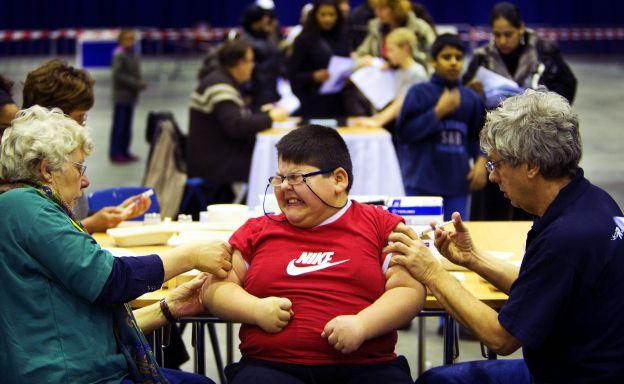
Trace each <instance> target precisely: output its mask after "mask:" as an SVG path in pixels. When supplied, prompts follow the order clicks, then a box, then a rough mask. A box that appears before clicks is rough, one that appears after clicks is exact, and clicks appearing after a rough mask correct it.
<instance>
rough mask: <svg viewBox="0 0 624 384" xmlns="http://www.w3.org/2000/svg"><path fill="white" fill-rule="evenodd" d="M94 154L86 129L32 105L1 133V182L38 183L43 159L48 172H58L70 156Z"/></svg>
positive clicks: (60, 114) (62, 115)
mask: <svg viewBox="0 0 624 384" xmlns="http://www.w3.org/2000/svg"><path fill="white" fill-rule="evenodd" d="M77 149H81V150H82V151H83V152H84V153H85V155H89V154H90V153H91V151H92V150H93V142H92V141H91V138H90V137H89V135H88V133H87V129H86V128H85V127H83V126H81V125H80V124H78V123H77V122H75V121H74V120H73V119H71V118H70V117H67V116H65V115H64V114H63V112H62V111H61V110H60V109H58V108H54V109H52V110H49V109H47V108H43V107H40V106H38V105H34V106H32V107H30V108H28V109H24V110H21V111H19V112H18V113H17V116H16V118H15V120H13V121H12V122H11V126H10V127H9V128H7V129H6V130H5V131H4V135H3V136H2V146H1V147H0V178H2V179H4V180H5V181H9V182H14V181H18V180H41V173H40V171H39V164H40V163H41V161H42V160H44V159H46V160H47V161H48V163H49V169H50V171H61V170H62V169H63V166H64V164H65V163H66V162H67V159H68V156H69V154H71V153H72V152H74V151H75V150H77Z"/></svg>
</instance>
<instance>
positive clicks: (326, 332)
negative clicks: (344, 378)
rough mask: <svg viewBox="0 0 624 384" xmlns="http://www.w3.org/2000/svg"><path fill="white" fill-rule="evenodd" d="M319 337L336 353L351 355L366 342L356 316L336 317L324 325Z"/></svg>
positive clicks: (362, 325)
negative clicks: (325, 340)
mask: <svg viewBox="0 0 624 384" xmlns="http://www.w3.org/2000/svg"><path fill="white" fill-rule="evenodd" d="M321 337H323V338H326V339H327V342H328V343H329V344H330V345H331V346H332V347H334V348H335V349H336V350H337V351H340V352H342V353H351V352H353V351H356V350H357V349H358V348H360V345H362V343H363V342H364V341H366V332H365V330H364V324H363V323H362V319H361V318H360V317H359V316H358V315H346V316H336V317H334V318H333V319H331V320H330V321H329V322H328V323H327V324H326V325H325V329H323V332H322V333H321Z"/></svg>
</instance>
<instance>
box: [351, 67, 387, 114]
mask: <svg viewBox="0 0 624 384" xmlns="http://www.w3.org/2000/svg"><path fill="white" fill-rule="evenodd" d="M351 81H352V82H353V84H355V85H356V87H358V89H359V90H360V92H362V94H363V95H364V96H365V97H366V98H367V99H368V100H369V101H370V102H371V103H372V104H373V106H374V107H375V109H377V110H381V109H383V108H384V107H385V106H386V105H388V104H389V103H391V102H392V100H394V97H395V94H396V90H395V89H394V71H391V70H385V71H384V70H381V69H380V68H379V67H378V66H376V65H373V66H369V67H363V68H360V69H358V70H357V71H355V73H353V75H351Z"/></svg>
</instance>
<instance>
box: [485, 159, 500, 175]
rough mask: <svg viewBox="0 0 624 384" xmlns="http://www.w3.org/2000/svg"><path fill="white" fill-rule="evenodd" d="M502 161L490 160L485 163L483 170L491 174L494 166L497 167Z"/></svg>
mask: <svg viewBox="0 0 624 384" xmlns="http://www.w3.org/2000/svg"><path fill="white" fill-rule="evenodd" d="M502 161H503V159H500V160H497V161H492V160H490V161H488V162H487V163H485V169H487V171H488V172H490V173H492V172H494V170H495V169H496V165H498V164H499V163H500V162H502Z"/></svg>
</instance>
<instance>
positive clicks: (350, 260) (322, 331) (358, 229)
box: [202, 125, 425, 384]
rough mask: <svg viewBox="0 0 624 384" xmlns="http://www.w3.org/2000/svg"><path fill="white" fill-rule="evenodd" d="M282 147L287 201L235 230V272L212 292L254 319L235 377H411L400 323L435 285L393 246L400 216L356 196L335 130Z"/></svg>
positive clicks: (292, 138) (228, 310) (208, 299)
mask: <svg viewBox="0 0 624 384" xmlns="http://www.w3.org/2000/svg"><path fill="white" fill-rule="evenodd" d="M277 152H278V157H279V160H278V171H277V174H276V176H273V177H271V179H270V183H271V185H273V187H274V190H275V195H276V198H277V201H278V204H279V207H280V210H281V212H282V213H281V214H279V215H265V216H263V217H259V218H255V219H250V220H248V221H247V222H246V223H245V224H244V225H243V226H242V227H241V228H240V229H239V230H238V231H236V233H234V235H233V236H232V237H231V239H230V243H231V244H232V247H233V248H234V254H233V258H232V264H233V269H232V272H230V273H229V276H228V277H227V278H226V279H223V280H213V282H212V283H211V284H210V285H208V286H207V287H205V288H204V291H203V293H202V297H203V302H204V303H205V305H206V306H207V307H208V309H209V310H210V311H211V312H212V313H214V314H216V315H218V316H219V317H221V318H223V319H228V320H232V321H237V322H242V323H243V326H242V327H241V331H240V339H241V344H240V349H241V353H242V355H243V358H242V359H241V361H240V362H239V363H236V364H232V365H230V366H228V367H227V368H226V375H227V376H228V382H230V383H234V384H235V383H262V384H265V383H269V382H270V383H321V382H322V383H334V382H335V383H351V382H353V383H379V382H392V383H410V384H411V383H412V379H411V376H410V371H409V366H408V365H407V361H406V360H405V358H404V357H402V356H400V357H397V356H396V355H395V354H394V346H395V344H396V340H397V333H396V329H397V328H399V327H401V326H402V325H404V324H406V323H407V322H409V321H410V320H411V319H412V318H413V317H414V316H415V315H416V314H417V313H418V312H419V311H420V309H421V308H422V305H423V303H424V299H425V289H424V287H423V286H422V285H421V284H420V283H416V282H415V281H414V280H413V279H411V278H410V277H409V274H408V273H407V271H406V270H404V269H403V268H396V267H391V268H388V263H389V256H388V255H386V254H384V253H383V252H382V250H383V248H384V247H385V246H386V244H387V238H388V235H389V234H390V233H391V232H392V231H393V229H394V228H396V227H397V226H403V225H404V224H403V223H402V220H401V218H400V217H398V216H395V215H392V214H390V213H388V212H386V211H384V210H383V209H381V208H380V207H373V206H369V205H362V204H359V203H357V202H355V201H350V200H349V199H348V192H349V189H350V187H351V184H352V182H353V174H352V171H351V158H350V156H349V151H348V149H347V146H346V144H345V142H344V140H343V139H342V137H340V135H339V134H338V133H337V132H336V131H335V130H333V129H330V128H325V127H321V126H315V125H310V126H307V127H302V128H299V129H297V130H295V131H292V132H290V133H289V134H287V135H286V136H284V137H283V138H282V139H281V140H280V141H279V143H278V144H277Z"/></svg>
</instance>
